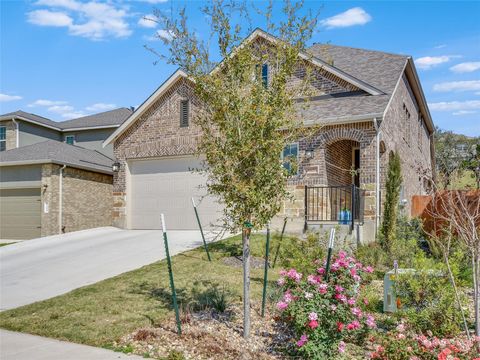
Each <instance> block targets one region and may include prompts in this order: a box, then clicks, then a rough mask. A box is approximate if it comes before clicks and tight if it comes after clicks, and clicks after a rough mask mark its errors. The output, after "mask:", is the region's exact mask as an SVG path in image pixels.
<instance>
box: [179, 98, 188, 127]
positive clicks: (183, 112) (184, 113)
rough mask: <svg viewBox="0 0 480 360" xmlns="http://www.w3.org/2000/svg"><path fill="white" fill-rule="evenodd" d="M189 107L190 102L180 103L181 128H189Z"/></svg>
mask: <svg viewBox="0 0 480 360" xmlns="http://www.w3.org/2000/svg"><path fill="white" fill-rule="evenodd" d="M189 105H190V102H189V101H188V100H181V101H180V127H188V113H189Z"/></svg>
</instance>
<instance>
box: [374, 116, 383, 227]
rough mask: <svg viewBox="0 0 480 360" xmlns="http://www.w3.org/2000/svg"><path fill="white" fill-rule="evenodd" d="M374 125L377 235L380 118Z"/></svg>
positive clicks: (375, 119) (377, 225)
mask: <svg viewBox="0 0 480 360" xmlns="http://www.w3.org/2000/svg"><path fill="white" fill-rule="evenodd" d="M373 125H374V126H375V131H376V135H375V202H376V206H375V234H377V233H378V230H379V227H380V213H381V211H380V206H381V204H380V136H381V131H380V124H379V123H378V118H373Z"/></svg>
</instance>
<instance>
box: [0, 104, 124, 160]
mask: <svg viewBox="0 0 480 360" xmlns="http://www.w3.org/2000/svg"><path fill="white" fill-rule="evenodd" d="M131 113H132V111H131V110H130V109H126V108H119V109H115V110H110V111H106V112H102V113H99V114H94V115H89V116H84V117H81V118H77V119H73V120H67V121H62V122H56V121H53V120H50V119H47V118H44V117H42V116H38V115H35V114H30V113H27V112H24V111H21V110H19V111H15V112H12V113H8V114H4V115H0V151H4V150H10V149H14V148H19V147H22V146H27V145H31V144H35V143H38V142H42V141H45V140H55V141H61V142H65V143H67V144H70V145H77V146H81V147H84V148H86V149H90V150H96V151H100V152H102V153H104V154H105V155H107V156H110V157H112V156H113V147H112V146H107V147H105V148H104V147H103V146H102V143H103V141H104V140H105V139H106V138H108V137H109V136H110V135H111V134H112V133H113V132H114V131H115V130H116V129H117V128H118V127H119V126H120V124H121V123H122V122H123V121H125V119H127V118H128V117H129V116H130V115H131Z"/></svg>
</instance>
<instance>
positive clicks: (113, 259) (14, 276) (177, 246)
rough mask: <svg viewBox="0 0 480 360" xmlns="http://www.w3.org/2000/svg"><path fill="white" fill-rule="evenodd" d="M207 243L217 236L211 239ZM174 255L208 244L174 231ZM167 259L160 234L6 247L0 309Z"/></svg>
mask: <svg viewBox="0 0 480 360" xmlns="http://www.w3.org/2000/svg"><path fill="white" fill-rule="evenodd" d="M206 237H207V241H208V240H211V239H213V238H214V237H215V234H213V233H207V234H206ZM168 239H169V249H170V254H171V255H174V254H178V253H180V252H183V251H185V250H189V249H193V248H195V247H198V246H201V245H202V238H201V235H200V232H199V231H169V232H168ZM163 258H165V249H164V245H163V237H162V232H161V231H160V230H121V229H117V228H114V227H103V228H96V229H91V230H83V231H77V232H73V233H68V234H63V235H55V236H49V237H44V238H39V239H34V240H28V241H22V242H20V243H15V244H10V245H7V246H3V247H0V310H6V309H12V308H15V307H18V306H22V305H27V304H31V303H33V302H36V301H40V300H45V299H48V298H51V297H54V296H57V295H61V294H64V293H66V292H69V291H71V290H73V289H76V288H79V287H82V286H85V285H89V284H93V283H95V282H98V281H100V280H104V279H107V278H110V277H112V276H115V275H118V274H121V273H124V272H126V271H130V270H134V269H137V268H140V267H142V266H144V265H148V264H151V263H153V262H155V261H158V260H160V259H163Z"/></svg>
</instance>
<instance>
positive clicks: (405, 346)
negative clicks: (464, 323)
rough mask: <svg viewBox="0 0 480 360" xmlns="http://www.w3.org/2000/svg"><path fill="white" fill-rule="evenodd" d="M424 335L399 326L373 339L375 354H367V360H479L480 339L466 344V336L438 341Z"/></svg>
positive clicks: (438, 339) (430, 335)
mask: <svg viewBox="0 0 480 360" xmlns="http://www.w3.org/2000/svg"><path fill="white" fill-rule="evenodd" d="M428 333H429V334H427V335H418V334H415V333H414V332H411V331H408V328H407V326H405V325H404V324H400V325H398V326H397V328H396V329H395V330H394V331H391V332H388V333H387V334H385V335H383V336H382V337H380V338H379V339H376V340H375V339H373V341H374V345H373V348H374V349H375V350H374V351H372V352H371V353H370V359H379V360H389V359H398V360H472V359H478V358H479V357H480V355H479V353H478V352H477V346H479V345H480V337H474V338H472V339H470V340H469V339H468V338H467V337H466V336H461V337H456V338H452V339H442V338H438V337H436V336H432V333H431V332H428Z"/></svg>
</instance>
